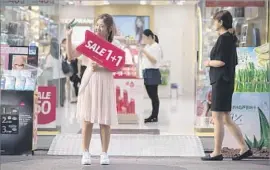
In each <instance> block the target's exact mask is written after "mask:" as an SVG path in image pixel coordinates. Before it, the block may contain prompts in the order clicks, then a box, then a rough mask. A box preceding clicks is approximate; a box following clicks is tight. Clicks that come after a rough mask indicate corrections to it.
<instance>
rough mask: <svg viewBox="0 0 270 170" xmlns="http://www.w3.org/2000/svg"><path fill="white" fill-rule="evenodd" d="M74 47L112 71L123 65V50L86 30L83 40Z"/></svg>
mask: <svg viewBox="0 0 270 170" xmlns="http://www.w3.org/2000/svg"><path fill="white" fill-rule="evenodd" d="M76 49H77V51H79V52H80V53H82V54H83V55H85V56H86V57H89V58H90V59H91V60H93V61H95V62H97V63H98V64H100V65H101V66H103V67H105V68H107V69H108V70H110V71H112V72H116V71H118V70H120V69H121V68H122V67H123V66H124V65H125V52H124V51H123V50H121V49H120V48H118V47H116V46H114V45H112V44H111V43H109V42H108V41H106V40H104V39H102V38H100V37H99V36H97V35H96V34H94V33H92V32H91V31H88V30H87V31H86V32H85V41H84V42H83V43H82V44H80V45H79V46H78V47H77V48H76Z"/></svg>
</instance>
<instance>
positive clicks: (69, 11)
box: [59, 6, 95, 39]
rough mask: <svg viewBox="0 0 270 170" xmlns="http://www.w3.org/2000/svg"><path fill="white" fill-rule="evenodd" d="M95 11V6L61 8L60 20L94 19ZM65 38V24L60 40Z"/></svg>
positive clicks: (61, 28)
mask: <svg viewBox="0 0 270 170" xmlns="http://www.w3.org/2000/svg"><path fill="white" fill-rule="evenodd" d="M94 10H95V7H93V6H60V8H59V17H60V20H63V19H71V20H72V19H73V18H88V19H93V18H94ZM64 37H65V27H64V24H61V26H60V38H61V39H63V38H64Z"/></svg>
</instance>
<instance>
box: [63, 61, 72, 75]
mask: <svg viewBox="0 0 270 170" xmlns="http://www.w3.org/2000/svg"><path fill="white" fill-rule="evenodd" d="M62 71H63V73H64V74H65V75H72V74H73V73H74V70H73V68H72V66H71V64H70V63H68V61H67V60H65V59H63V60H62Z"/></svg>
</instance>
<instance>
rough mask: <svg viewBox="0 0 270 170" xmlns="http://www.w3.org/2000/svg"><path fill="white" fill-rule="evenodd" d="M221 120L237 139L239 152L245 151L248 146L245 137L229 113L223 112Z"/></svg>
mask: <svg viewBox="0 0 270 170" xmlns="http://www.w3.org/2000/svg"><path fill="white" fill-rule="evenodd" d="M223 121H224V124H225V125H226V127H227V128H228V130H229V131H230V133H231V134H232V135H233V137H234V138H235V139H236V140H237V142H238V144H239V145H240V154H243V153H245V152H246V151H247V150H248V149H249V148H248V146H247V145H246V142H245V139H244V137H243V135H242V132H241V130H240V128H239V127H238V126H237V125H236V124H235V122H234V121H233V120H232V118H231V116H230V113H225V114H223Z"/></svg>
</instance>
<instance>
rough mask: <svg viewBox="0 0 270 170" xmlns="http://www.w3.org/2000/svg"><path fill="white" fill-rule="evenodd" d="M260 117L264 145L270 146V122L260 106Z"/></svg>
mask: <svg viewBox="0 0 270 170" xmlns="http://www.w3.org/2000/svg"><path fill="white" fill-rule="evenodd" d="M258 111H259V119H260V131H261V138H262V139H263V140H264V146H265V147H269V129H270V128H269V122H268V120H267V118H266V117H265V115H264V113H263V111H262V110H261V109H260V108H259V107H258Z"/></svg>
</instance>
